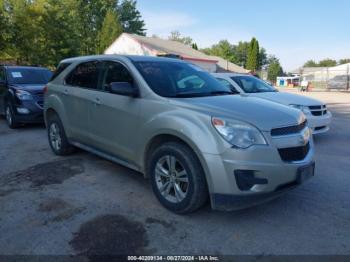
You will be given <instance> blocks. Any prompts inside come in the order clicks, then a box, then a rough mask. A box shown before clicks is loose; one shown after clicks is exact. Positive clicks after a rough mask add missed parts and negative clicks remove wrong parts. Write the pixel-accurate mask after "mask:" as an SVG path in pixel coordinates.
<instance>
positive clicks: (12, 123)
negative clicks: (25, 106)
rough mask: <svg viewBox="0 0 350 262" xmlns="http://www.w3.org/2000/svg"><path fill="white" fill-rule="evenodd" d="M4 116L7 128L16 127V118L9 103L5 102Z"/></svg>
mask: <svg viewBox="0 0 350 262" xmlns="http://www.w3.org/2000/svg"><path fill="white" fill-rule="evenodd" d="M5 116H6V123H7V125H8V126H9V128H12V129H14V128H17V127H18V123H17V121H16V118H15V115H14V113H13V110H12V106H11V104H10V103H8V104H6V107H5Z"/></svg>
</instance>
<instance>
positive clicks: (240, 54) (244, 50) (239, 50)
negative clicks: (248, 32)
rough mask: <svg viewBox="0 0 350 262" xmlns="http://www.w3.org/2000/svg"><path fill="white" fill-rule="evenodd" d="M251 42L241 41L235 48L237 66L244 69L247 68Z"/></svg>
mask: <svg viewBox="0 0 350 262" xmlns="http://www.w3.org/2000/svg"><path fill="white" fill-rule="evenodd" d="M248 50H249V42H243V41H240V42H239V43H238V45H237V46H235V48H234V53H235V56H236V59H237V64H238V65H240V66H243V67H246V66H247V58H248Z"/></svg>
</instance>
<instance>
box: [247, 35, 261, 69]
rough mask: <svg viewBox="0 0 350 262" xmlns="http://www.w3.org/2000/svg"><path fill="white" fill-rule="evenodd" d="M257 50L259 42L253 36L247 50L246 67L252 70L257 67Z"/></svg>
mask: <svg viewBox="0 0 350 262" xmlns="http://www.w3.org/2000/svg"><path fill="white" fill-rule="evenodd" d="M259 50H260V49H259V42H258V40H256V38H253V39H252V40H251V41H250V45H249V50H248V56H247V69H249V70H251V71H254V72H255V71H257V69H258V68H259Z"/></svg>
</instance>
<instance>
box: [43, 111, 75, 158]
mask: <svg viewBox="0 0 350 262" xmlns="http://www.w3.org/2000/svg"><path fill="white" fill-rule="evenodd" d="M47 133H48V138H49V143H50V147H51V149H52V151H53V152H54V153H55V154H56V155H60V156H64V155H69V154H71V153H72V152H73V150H74V147H73V146H72V145H70V144H69V142H68V139H67V136H66V133H65V131H64V128H63V125H62V122H61V120H60V118H59V117H58V116H57V115H56V114H55V115H52V116H50V117H49V119H48V121H47Z"/></svg>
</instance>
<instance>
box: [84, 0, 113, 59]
mask: <svg viewBox="0 0 350 262" xmlns="http://www.w3.org/2000/svg"><path fill="white" fill-rule="evenodd" d="M77 3H78V10H79V12H78V14H77V26H78V30H79V31H80V39H81V47H80V53H81V54H82V55H90V54H94V53H95V51H96V49H97V44H98V42H97V41H96V39H97V35H98V32H99V31H100V29H101V27H102V23H103V20H104V18H105V16H106V13H107V11H108V10H113V11H115V10H116V9H117V1H116V0H95V1H94V0H77Z"/></svg>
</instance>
